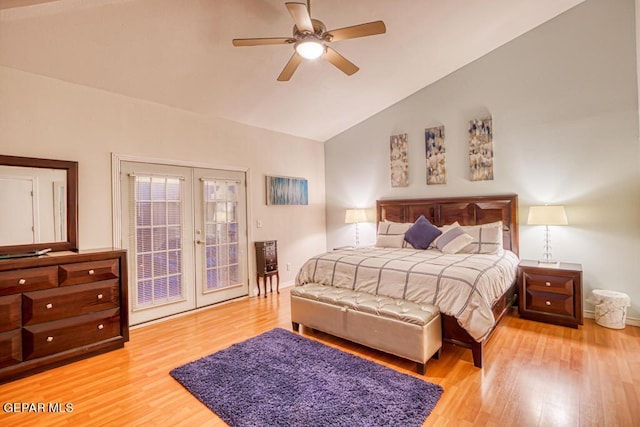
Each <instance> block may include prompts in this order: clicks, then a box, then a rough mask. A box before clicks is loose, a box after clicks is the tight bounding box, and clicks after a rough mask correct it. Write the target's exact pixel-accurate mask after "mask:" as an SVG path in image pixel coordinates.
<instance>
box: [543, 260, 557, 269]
mask: <svg viewBox="0 0 640 427" xmlns="http://www.w3.org/2000/svg"><path fill="white" fill-rule="evenodd" d="M538 265H539V266H540V267H556V268H557V267H559V266H560V262H559V261H553V260H545V259H541V260H538Z"/></svg>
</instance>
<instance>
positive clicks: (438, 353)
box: [431, 347, 442, 360]
mask: <svg viewBox="0 0 640 427" xmlns="http://www.w3.org/2000/svg"><path fill="white" fill-rule="evenodd" d="M440 355H442V347H440V348H439V349H438V351H436V352H435V354H434V355H433V356H431V357H432V358H434V359H436V360H438V359H440Z"/></svg>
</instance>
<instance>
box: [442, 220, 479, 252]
mask: <svg viewBox="0 0 640 427" xmlns="http://www.w3.org/2000/svg"><path fill="white" fill-rule="evenodd" d="M471 242H473V237H471V236H470V235H468V234H467V233H465V232H464V230H463V229H462V228H461V227H459V226H451V227H449V228H448V229H447V231H445V232H444V233H442V234H441V235H440V237H438V242H437V244H436V246H437V248H438V249H440V250H441V251H442V252H444V253H445V254H457V253H458V252H459V251H460V250H461V249H462V248H464V247H465V246H468V245H469V244H470V243H471Z"/></svg>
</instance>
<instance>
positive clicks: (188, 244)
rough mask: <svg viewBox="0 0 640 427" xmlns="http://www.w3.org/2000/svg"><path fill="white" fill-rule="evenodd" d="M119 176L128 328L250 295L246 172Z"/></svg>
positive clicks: (161, 170) (133, 168)
mask: <svg viewBox="0 0 640 427" xmlns="http://www.w3.org/2000/svg"><path fill="white" fill-rule="evenodd" d="M120 170H121V178H120V180H121V181H120V188H121V196H122V218H121V221H122V228H121V229H122V234H123V236H122V242H123V246H125V247H126V248H127V250H128V256H129V271H130V273H129V288H130V289H129V301H130V323H131V324H132V325H135V324H139V323H143V322H147V321H150V320H154V319H158V318H161V317H165V316H169V315H172V314H176V313H181V312H184V311H188V310H192V309H195V308H199V307H203V306H206V305H210V304H215V303H217V302H221V301H225V300H228V299H232V298H236V297H240V296H243V295H247V294H248V280H247V260H246V254H247V231H246V191H245V190H246V187H245V185H246V184H245V179H246V177H245V173H244V172H240V171H226V170H217V169H203V168H192V167H185V166H171V165H158V164H151V163H141V162H128V161H125V162H122V163H121V169H120Z"/></svg>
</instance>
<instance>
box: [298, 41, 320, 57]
mask: <svg viewBox="0 0 640 427" xmlns="http://www.w3.org/2000/svg"><path fill="white" fill-rule="evenodd" d="M324 48H325V46H324V44H323V43H322V42H321V41H320V40H317V39H314V38H311V39H303V40H300V41H298V42H297V43H296V45H295V49H296V52H298V55H300V56H302V57H303V58H305V59H317V58H319V57H321V56H322V54H324Z"/></svg>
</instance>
